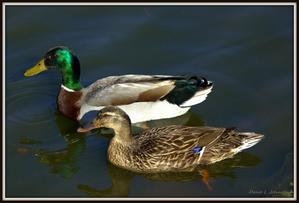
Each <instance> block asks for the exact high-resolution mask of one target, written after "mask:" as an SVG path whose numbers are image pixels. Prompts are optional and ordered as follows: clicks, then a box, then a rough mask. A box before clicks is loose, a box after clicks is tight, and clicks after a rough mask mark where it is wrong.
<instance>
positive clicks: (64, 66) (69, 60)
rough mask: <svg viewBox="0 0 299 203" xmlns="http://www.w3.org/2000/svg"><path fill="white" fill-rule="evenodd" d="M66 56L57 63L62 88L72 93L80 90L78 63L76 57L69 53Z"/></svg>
mask: <svg viewBox="0 0 299 203" xmlns="http://www.w3.org/2000/svg"><path fill="white" fill-rule="evenodd" d="M65 54H67V56H66V57H64V58H63V60H61V61H59V65H58V66H59V69H60V71H61V73H62V84H63V86H65V87H67V88H68V89H71V90H73V91H79V90H81V89H82V85H81V83H80V62H79V59H78V57H77V56H75V55H73V54H71V53H65Z"/></svg>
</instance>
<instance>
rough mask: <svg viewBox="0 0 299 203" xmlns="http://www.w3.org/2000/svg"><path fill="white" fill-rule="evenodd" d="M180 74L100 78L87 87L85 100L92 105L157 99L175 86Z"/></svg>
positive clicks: (122, 103) (121, 103) (120, 103)
mask: <svg viewBox="0 0 299 203" xmlns="http://www.w3.org/2000/svg"><path fill="white" fill-rule="evenodd" d="M178 78H182V77H180V76H178V77H176V76H163V75H153V76H149V75H122V76H110V77H107V78H103V79H100V80H98V81H96V82H95V83H93V84H92V85H90V86H89V87H87V88H86V89H85V90H84V92H85V97H84V100H85V101H84V102H85V103H87V104H89V105H92V106H106V105H125V104H130V103H133V102H149V101H157V100H159V99H160V98H162V97H164V96H165V95H167V94H168V93H169V92H170V91H171V90H172V89H174V88H175V81H176V79H178Z"/></svg>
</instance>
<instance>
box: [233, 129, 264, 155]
mask: <svg viewBox="0 0 299 203" xmlns="http://www.w3.org/2000/svg"><path fill="white" fill-rule="evenodd" d="M237 136H238V137H240V138H241V145H239V146H238V147H237V148H235V149H233V151H235V153H239V152H241V151H243V150H244V149H248V148H250V147H252V146H254V145H256V144H257V143H258V142H260V141H261V140H262V139H263V137H264V135H262V134H257V133H253V132H240V133H237Z"/></svg>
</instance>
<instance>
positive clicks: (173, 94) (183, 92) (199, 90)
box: [161, 75, 213, 107]
mask: <svg viewBox="0 0 299 203" xmlns="http://www.w3.org/2000/svg"><path fill="white" fill-rule="evenodd" d="M175 79H176V82H175V88H174V89H173V90H171V91H170V92H169V93H168V94H167V95H166V96H164V97H163V98H161V100H165V99H166V100H167V101H168V102H170V103H172V104H176V105H178V106H180V107H190V106H193V105H195V104H198V103H200V102H202V101H204V100H205V99H206V97H207V94H208V93H210V92H211V89H212V88H210V87H212V86H213V84H212V82H211V81H208V80H207V79H206V78H204V77H199V76H196V75H192V76H182V77H180V78H175Z"/></svg>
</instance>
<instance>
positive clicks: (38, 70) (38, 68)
mask: <svg viewBox="0 0 299 203" xmlns="http://www.w3.org/2000/svg"><path fill="white" fill-rule="evenodd" d="M45 70H48V69H47V67H46V65H45V60H44V59H42V60H40V61H39V62H38V63H37V64H36V65H35V66H33V67H32V68H30V69H28V70H26V72H25V73H24V76H26V77H29V76H33V75H36V74H39V73H41V72H43V71H45Z"/></svg>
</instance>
